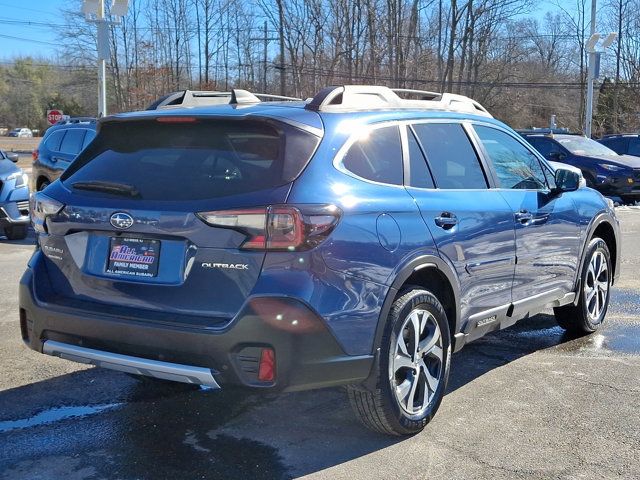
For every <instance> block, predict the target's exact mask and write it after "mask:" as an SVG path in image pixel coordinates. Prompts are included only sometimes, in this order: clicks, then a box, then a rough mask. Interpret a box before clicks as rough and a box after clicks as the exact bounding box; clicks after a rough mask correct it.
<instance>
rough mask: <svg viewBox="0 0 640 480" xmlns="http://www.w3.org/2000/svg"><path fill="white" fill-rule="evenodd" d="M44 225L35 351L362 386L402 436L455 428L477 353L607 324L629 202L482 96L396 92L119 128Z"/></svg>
mask: <svg viewBox="0 0 640 480" xmlns="http://www.w3.org/2000/svg"><path fill="white" fill-rule="evenodd" d="M415 97H417V98H415ZM33 222H34V227H35V229H36V231H37V232H38V245H39V247H38V248H37V250H36V252H35V253H34V255H33V257H32V258H31V260H30V262H29V265H28V268H27V270H26V272H25V274H24V276H23V277H22V280H21V284H20V320H21V329H22V337H23V339H24V341H25V342H26V343H27V344H28V345H29V346H30V347H31V348H32V349H34V350H36V351H39V352H42V353H45V354H49V355H55V356H59V357H62V358H66V359H69V360H74V361H79V362H85V363H91V364H94V365H98V366H102V367H107V368H112V369H116V370H121V371H124V372H129V373H133V374H139V375H146V376H150V377H155V378H160V379H169V380H176V381H182V382H188V383H196V384H204V385H209V386H212V387H222V388H224V386H225V385H230V384H236V385H243V386H248V387H254V388H257V389H265V390H288V391H292V390H303V389H311V388H318V387H327V386H335V385H347V391H348V396H349V399H350V401H351V403H352V405H353V407H354V411H355V413H356V415H357V416H358V417H359V418H360V419H361V420H362V421H363V423H364V424H365V425H367V426H368V427H370V428H372V429H374V430H377V431H380V432H384V433H388V434H396V435H402V434H411V433H414V432H417V431H419V430H421V429H422V428H424V426H425V425H426V423H427V422H428V421H429V420H430V419H431V418H432V417H433V415H434V414H435V412H436V410H437V409H438V406H439V405H440V403H441V400H442V398H443V394H444V392H445V389H446V385H447V379H448V375H449V365H450V359H451V354H452V352H454V351H457V350H459V349H460V348H462V347H463V346H464V345H465V343H467V342H470V341H472V340H474V339H477V338H479V337H481V336H483V335H484V334H486V333H487V332H491V331H494V330H498V329H502V328H505V327H508V326H509V325H512V324H513V323H514V322H516V321H517V320H519V319H523V318H526V317H528V316H530V315H534V314H536V313H538V312H540V311H541V310H543V309H544V308H546V307H553V308H554V310H555V315H556V317H557V320H558V323H559V324H560V325H561V326H562V327H564V328H566V329H567V330H572V331H575V332H593V331H595V330H596V329H597V328H598V327H599V325H600V324H601V323H602V322H603V321H604V318H605V314H606V312H607V306H608V302H609V294H610V286H611V285H612V283H613V281H614V279H615V278H616V277H617V275H618V273H619V265H620V246H619V240H618V239H619V225H618V221H617V219H616V216H615V213H614V211H613V209H612V205H611V202H610V201H607V200H606V199H605V198H604V197H603V196H602V195H601V194H600V193H598V192H596V191H595V190H592V189H590V188H586V187H581V186H580V174H579V173H577V172H576V171H575V170H565V169H562V168H559V169H557V170H555V171H554V170H553V169H552V168H551V167H550V166H549V165H548V164H547V163H546V161H545V160H544V159H543V158H542V157H541V156H540V155H539V154H538V153H536V152H535V150H533V148H532V147H531V146H529V145H528V144H527V143H526V142H525V141H524V140H523V139H522V138H521V137H520V136H519V135H518V134H516V133H515V132H514V131H513V130H511V129H510V128H508V127H506V126H505V125H504V124H502V123H500V122H498V121H496V120H494V119H493V118H492V117H491V115H490V114H489V113H487V111H486V110H485V109H484V108H483V107H482V106H481V105H479V104H478V103H476V102H474V101H472V100H470V99H468V98H466V97H461V96H457V95H450V94H442V95H438V94H432V93H429V92H420V91H407V90H395V91H394V90H391V89H388V88H386V87H372V86H344V87H329V88H327V89H324V90H322V91H321V92H320V93H318V94H317V95H316V96H315V97H314V98H313V99H311V100H309V101H307V102H302V101H299V102H294V101H292V102H264V103H261V102H260V101H259V100H258V99H257V98H256V97H255V96H253V95H252V94H250V93H249V92H246V91H238V90H237V91H234V92H233V94H232V95H231V100H230V102H229V104H228V105H219V106H209V107H196V108H188V109H171V110H167V111H147V112H137V113H129V114H121V115H115V116H111V117H107V118H104V119H101V120H100V121H99V124H98V134H97V137H96V139H95V140H94V141H93V142H92V143H91V144H90V145H89V146H88V147H87V148H86V149H85V150H84V151H83V152H82V153H81V154H80V155H79V157H78V158H77V159H76V161H75V162H73V163H72V164H71V166H70V167H69V168H68V169H67V170H66V171H65V173H64V174H63V175H62V177H61V179H60V180H58V181H56V182H54V183H53V184H51V185H50V186H49V187H48V188H47V189H46V190H45V191H43V192H39V193H38V194H37V195H36V196H35V202H34V212H33Z"/></svg>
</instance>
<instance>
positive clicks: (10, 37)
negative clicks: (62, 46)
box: [0, 34, 58, 47]
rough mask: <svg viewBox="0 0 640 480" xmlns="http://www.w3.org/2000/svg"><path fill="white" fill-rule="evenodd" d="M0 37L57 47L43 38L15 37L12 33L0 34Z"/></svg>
mask: <svg viewBox="0 0 640 480" xmlns="http://www.w3.org/2000/svg"><path fill="white" fill-rule="evenodd" d="M0 38H8V39H9V40H20V41H21V42H31V43H39V44H41V45H52V46H54V47H57V46H58V44H57V43H51V42H45V41H44V40H34V39H32V38H24V37H15V36H13V35H5V34H0Z"/></svg>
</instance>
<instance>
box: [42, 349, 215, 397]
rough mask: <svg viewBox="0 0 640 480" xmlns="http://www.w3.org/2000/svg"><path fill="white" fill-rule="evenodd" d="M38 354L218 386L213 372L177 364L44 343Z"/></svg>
mask: <svg viewBox="0 0 640 480" xmlns="http://www.w3.org/2000/svg"><path fill="white" fill-rule="evenodd" d="M42 353H46V354H47V355H53V356H54V357H60V358H64V359H65V360H71V361H73V362H79V363H88V364H91V365H96V366H98V367H102V368H108V369H111V370H118V371H119V372H126V373H133V374H136V375H145V376H147V377H153V378H160V379H163V380H172V381H174V382H183V383H193V384H197V385H206V386H208V387H212V388H220V385H218V382H216V381H215V379H214V378H213V373H214V372H212V370H211V369H209V368H205V367H194V366H192V365H182V364H179V363H169V362H162V361H159V360H149V359H146V358H140V357H132V356H130V355H121V354H119V353H111V352H104V351H102V350H94V349H92V348H85V347H78V346H76V345H70V344H68V343H62V342H56V341H54V340H46V341H45V342H44V345H43V347H42Z"/></svg>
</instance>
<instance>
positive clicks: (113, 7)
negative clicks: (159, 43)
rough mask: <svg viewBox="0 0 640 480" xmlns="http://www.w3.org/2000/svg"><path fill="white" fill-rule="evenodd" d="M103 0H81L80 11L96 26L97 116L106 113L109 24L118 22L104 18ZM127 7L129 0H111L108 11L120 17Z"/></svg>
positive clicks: (123, 14)
mask: <svg viewBox="0 0 640 480" xmlns="http://www.w3.org/2000/svg"><path fill="white" fill-rule="evenodd" d="M104 3H105V0H82V13H84V14H85V16H86V19H87V22H89V23H95V24H96V25H97V27H98V36H97V49H98V117H104V116H105V115H106V114H107V60H109V59H110V56H111V53H110V51H109V26H110V25H114V24H118V23H119V22H110V21H108V20H107V19H106V14H105V4H104ZM128 8H129V0H111V4H110V9H109V13H110V14H111V17H112V18H120V17H123V16H125V15H126V13H127V10H128Z"/></svg>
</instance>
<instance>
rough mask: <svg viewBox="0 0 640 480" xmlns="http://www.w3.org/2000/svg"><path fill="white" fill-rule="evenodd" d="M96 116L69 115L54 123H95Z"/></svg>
mask: <svg viewBox="0 0 640 480" xmlns="http://www.w3.org/2000/svg"><path fill="white" fill-rule="evenodd" d="M95 122H96V118H95V117H69V118H62V119H61V120H58V121H57V122H56V123H55V124H54V125H68V124H70V123H95Z"/></svg>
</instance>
